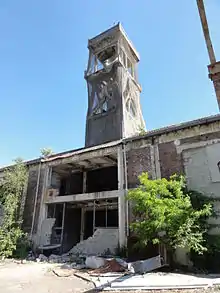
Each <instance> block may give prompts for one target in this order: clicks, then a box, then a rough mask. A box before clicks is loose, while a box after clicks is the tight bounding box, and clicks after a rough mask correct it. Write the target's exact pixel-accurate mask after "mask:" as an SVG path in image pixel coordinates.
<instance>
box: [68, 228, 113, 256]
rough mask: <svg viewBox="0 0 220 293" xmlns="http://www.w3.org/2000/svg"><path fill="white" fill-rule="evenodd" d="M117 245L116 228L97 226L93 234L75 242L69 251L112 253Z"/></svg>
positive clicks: (94, 253) (96, 253) (76, 252)
mask: <svg viewBox="0 0 220 293" xmlns="http://www.w3.org/2000/svg"><path fill="white" fill-rule="evenodd" d="M117 246H118V229H117V228H109V229H102V228H98V229H97V230H96V231H95V233H94V234H93V236H91V237H89V238H88V239H86V240H83V241H81V242H79V243H78V244H76V246H74V247H73V248H72V249H71V250H70V251H69V253H71V254H82V255H101V254H104V253H105V252H106V251H109V252H110V253H111V254H114V252H115V249H116V247H117Z"/></svg>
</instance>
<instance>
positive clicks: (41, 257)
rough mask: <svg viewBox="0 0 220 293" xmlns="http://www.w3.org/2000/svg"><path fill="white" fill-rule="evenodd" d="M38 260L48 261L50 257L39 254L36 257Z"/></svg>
mask: <svg viewBox="0 0 220 293" xmlns="http://www.w3.org/2000/svg"><path fill="white" fill-rule="evenodd" d="M36 261H37V262H44V261H45V262H46V261H48V258H47V257H46V256H45V255H44V254H39V256H38V258H37V259H36Z"/></svg>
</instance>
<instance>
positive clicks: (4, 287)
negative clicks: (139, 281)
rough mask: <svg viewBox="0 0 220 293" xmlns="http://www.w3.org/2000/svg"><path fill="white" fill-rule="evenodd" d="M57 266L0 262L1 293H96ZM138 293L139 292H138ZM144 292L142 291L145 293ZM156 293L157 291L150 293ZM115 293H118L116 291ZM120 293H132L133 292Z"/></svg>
mask: <svg viewBox="0 0 220 293" xmlns="http://www.w3.org/2000/svg"><path fill="white" fill-rule="evenodd" d="M54 267H55V265H52V264H48V263H34V262H33V263H25V264H20V263H17V262H12V261H5V262H0V292H1V293H19V292H22V293H30V292H31V293H35V292H36V293H61V292H62V293H75V292H76V293H77V292H87V293H91V292H94V291H95V290H94V286H93V284H92V283H90V282H86V281H84V280H82V279H80V278H77V277H75V276H70V277H58V276H56V275H55V274H54V273H53V271H52V270H53V269H54ZM136 292H137V291H136ZM143 292H144V291H141V293H143ZM148 292H151V293H155V291H148ZM156 292H157V293H158V292H160V293H180V292H181V293H197V292H199V293H217V292H218V293H220V287H216V288H211V289H207V290H201V289H200V290H178V291H175V290H174V291H156ZM114 293H117V292H115V291H114ZM120 293H132V292H131V291H128V292H122V291H120Z"/></svg>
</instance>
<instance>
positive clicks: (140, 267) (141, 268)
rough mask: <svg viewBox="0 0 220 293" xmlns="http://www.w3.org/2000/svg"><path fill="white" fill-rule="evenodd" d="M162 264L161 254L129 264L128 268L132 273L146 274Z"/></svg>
mask: <svg viewBox="0 0 220 293" xmlns="http://www.w3.org/2000/svg"><path fill="white" fill-rule="evenodd" d="M161 266H162V263H161V257H160V255H158V256H156V257H152V258H149V259H146V260H140V261H136V262H133V263H129V264H128V270H129V271H130V272H131V273H138V274H144V273H146V272H150V271H153V270H156V269H158V268H160V267H161Z"/></svg>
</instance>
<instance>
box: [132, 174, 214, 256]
mask: <svg viewBox="0 0 220 293" xmlns="http://www.w3.org/2000/svg"><path fill="white" fill-rule="evenodd" d="M139 179H140V185H139V187H138V188H136V189H134V190H130V191H129V193H128V199H129V200H130V201H132V202H133V207H134V208H133V213H134V216H135V219H136V220H135V221H134V222H133V223H132V224H131V229H132V231H134V232H135V234H136V235H137V236H138V238H139V245H142V246H146V245H147V244H149V243H151V242H152V243H153V244H163V245H165V246H166V247H167V249H168V251H170V252H171V255H172V252H173V251H174V250H175V249H176V248H177V247H185V248H188V249H190V250H192V251H195V252H196V253H198V254H202V253H203V252H204V251H206V250H207V248H206V247H205V245H204V243H205V240H204V238H203V235H204V233H205V232H206V230H205V229H204V226H203V225H201V223H200V220H201V219H204V217H208V216H210V215H211V213H212V206H211V204H209V203H206V204H204V205H202V207H201V208H200V209H195V208H194V207H193V205H192V201H191V198H190V195H189V194H188V193H187V190H186V185H185V180H184V178H183V177H182V176H180V177H177V176H171V177H170V179H169V180H167V179H165V178H162V179H157V180H150V179H149V178H148V174H147V173H143V174H142V175H141V176H140V177H139Z"/></svg>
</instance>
